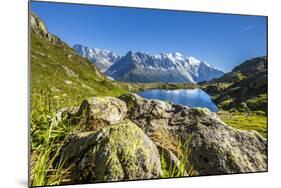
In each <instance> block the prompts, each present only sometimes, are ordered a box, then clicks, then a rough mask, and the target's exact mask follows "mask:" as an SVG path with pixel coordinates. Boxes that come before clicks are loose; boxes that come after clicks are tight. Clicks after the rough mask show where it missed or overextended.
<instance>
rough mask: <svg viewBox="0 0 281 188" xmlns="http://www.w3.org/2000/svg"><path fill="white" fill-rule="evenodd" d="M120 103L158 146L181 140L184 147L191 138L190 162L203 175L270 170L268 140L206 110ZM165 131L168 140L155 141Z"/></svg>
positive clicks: (134, 100) (130, 97) (129, 98)
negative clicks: (238, 128) (242, 129)
mask: <svg viewBox="0 0 281 188" xmlns="http://www.w3.org/2000/svg"><path fill="white" fill-rule="evenodd" d="M120 99H121V100H124V101H125V102H126V103H127V106H128V113H127V118H129V119H131V120H132V121H133V122H134V123H136V124H137V125H138V126H139V127H140V128H142V129H143V130H144V131H145V133H146V134H147V135H148V136H150V137H151V138H152V139H153V140H156V141H157V142H158V143H160V144H166V141H167V140H169V139H166V138H167V137H172V138H176V137H177V136H179V137H180V140H181V142H182V144H184V143H185V141H186V140H187V138H189V137H191V139H190V141H189V143H188V151H189V153H188V160H189V162H190V163H191V164H192V166H193V168H194V169H195V170H196V171H197V173H198V174H200V175H207V174H228V173H241V172H256V171H266V170H267V140H266V139H265V138H263V137H262V136H260V135H259V134H258V133H256V132H249V131H240V130H237V129H234V128H231V127H229V126H227V125H226V124H225V123H224V122H222V121H221V120H220V118H219V117H218V116H217V115H216V114H215V113H212V112H210V111H209V110H208V109H206V108H197V109H189V108H187V107H184V106H181V105H175V104H170V103H167V102H163V101H158V100H147V99H143V98H141V97H139V96H138V95H136V94H125V95H123V96H121V97H120ZM163 130H165V131H164V132H165V134H167V135H168V136H166V137H165V136H161V137H159V136H158V137H156V138H155V135H159V132H160V131H161V132H163ZM163 138H165V139H163ZM170 142H172V141H170ZM166 145H167V144H166ZM171 145H172V143H171Z"/></svg>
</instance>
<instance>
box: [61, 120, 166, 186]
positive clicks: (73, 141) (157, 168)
mask: <svg viewBox="0 0 281 188" xmlns="http://www.w3.org/2000/svg"><path fill="white" fill-rule="evenodd" d="M58 161H64V166H65V167H69V166H71V165H72V168H71V169H72V170H71V174H70V177H69V180H70V181H69V182H65V183H73V182H81V183H85V182H98V181H116V180H132V179H147V178H159V177H161V175H162V170H161V163H160V156H159V152H158V150H157V147H156V145H155V144H154V143H153V142H152V141H151V140H150V138H149V137H148V136H146V135H145V134H144V133H143V131H142V130H141V129H140V128H139V127H138V126H137V125H135V124H134V123H132V122H131V121H130V120H124V121H123V122H121V123H119V124H115V125H113V126H108V127H106V128H103V129H100V130H99V131H97V132H84V133H76V134H74V135H72V136H70V137H69V138H68V142H67V144H65V145H64V146H63V147H62V149H61V153H60V156H59V159H58Z"/></svg>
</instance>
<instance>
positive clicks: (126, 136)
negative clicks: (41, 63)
mask: <svg viewBox="0 0 281 188" xmlns="http://www.w3.org/2000/svg"><path fill="white" fill-rule="evenodd" d="M74 117H75V118H74ZM71 118H74V119H79V121H77V122H74V123H76V126H82V123H81V121H82V120H83V121H82V122H84V124H85V125H86V126H88V127H93V128H91V129H88V130H90V131H86V132H85V129H77V130H79V131H78V132H76V133H73V134H72V135H71V136H69V137H68V138H67V141H66V142H65V144H64V146H63V147H62V149H61V151H60V155H59V157H58V160H57V161H64V164H65V166H67V167H69V166H72V165H73V167H72V170H71V175H70V178H69V179H70V181H71V182H96V181H114V180H128V179H147V178H159V177H163V174H164V172H166V171H167V166H166V167H163V165H162V163H163V160H164V161H165V162H166V163H168V164H169V165H171V166H169V167H168V168H171V167H172V168H173V169H176V170H177V171H181V176H188V175H212V174H229V173H241V172H256V171H266V170H267V141H266V139H264V138H263V137H262V136H260V135H259V134H258V133H256V132H248V131H240V130H236V129H234V128H231V127H229V126H227V125H226V124H225V123H224V122H222V121H221V120H220V119H219V117H218V116H217V115H216V114H215V113H212V112H210V111H209V110H208V109H205V108H196V109H189V108H187V107H185V106H181V105H175V104H171V103H168V102H163V101H158V100H147V99H143V98H141V97H139V96H138V95H136V94H125V95H123V96H121V97H119V99H118V98H113V97H93V98H90V99H87V100H85V101H83V103H82V105H81V106H80V107H79V110H77V111H76V112H75V113H73V114H72V115H70V116H68V119H71ZM100 124H102V126H100ZM178 149H179V150H180V152H179V151H178ZM182 156H185V157H182ZM183 160H184V161H183ZM182 164H184V165H182ZM186 164H188V165H189V166H187V165H186ZM190 169H192V170H193V172H195V173H190ZM165 177H166V176H165Z"/></svg>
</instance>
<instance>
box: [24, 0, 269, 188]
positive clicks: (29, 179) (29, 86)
mask: <svg viewBox="0 0 281 188" xmlns="http://www.w3.org/2000/svg"><path fill="white" fill-rule="evenodd" d="M32 2H40V3H54V4H72V5H85V6H100V7H115V8H127V9H129V8H131V9H144V10H159V11H172V12H185V13H205V14H224V15H234V16H235V15H236V16H256V17H265V18H266V57H267V117H266V121H267V126H266V127H267V169H266V170H265V171H256V172H241V173H229V174H210V175H198V176H181V177H172V178H151V179H134V180H118V181H97V182H92V183H76V184H62V185H44V186H32V185H31V167H30V162H31V132H30V115H31V113H30V112H31V104H30V99H31V82H30V81H31V59H30V54H31V53H30V52H31V30H30V16H31V3H32ZM27 30H28V65H27V67H28V77H27V78H28V81H27V83H28V85H27V88H28V126H27V127H28V152H27V153H28V164H27V166H28V178H27V179H28V187H56V186H71V185H72V186H75V185H86V184H88V185H89V184H92V185H93V184H100V183H119V182H134V181H146V180H154V181H155V180H156V181H159V180H162V179H173V180H176V179H181V178H197V177H206V176H228V175H239V174H256V173H267V172H269V170H268V161H269V160H268V157H269V155H268V153H269V152H268V149H269V146H268V143H269V142H268V140H269V129H268V117H269V115H268V112H269V111H268V109H269V108H268V84H269V81H268V80H269V79H268V76H269V75H268V68H269V66H268V59H269V57H268V55H269V54H268V16H266V15H255V14H237V13H222V12H207V11H206V12H205V11H193V10H175V9H165V8H144V7H134V6H121V5H120V6H119V5H102V4H94V3H93V4H88V3H69V2H57V1H40V0H38V1H37V0H29V1H28V29H27Z"/></svg>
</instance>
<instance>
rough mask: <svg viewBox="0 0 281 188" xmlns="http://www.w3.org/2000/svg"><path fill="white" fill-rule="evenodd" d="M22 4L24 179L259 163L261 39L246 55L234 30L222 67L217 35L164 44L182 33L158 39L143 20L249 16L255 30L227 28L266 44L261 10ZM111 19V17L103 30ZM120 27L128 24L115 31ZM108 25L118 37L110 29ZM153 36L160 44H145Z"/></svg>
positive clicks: (228, 170) (102, 177)
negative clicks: (25, 30)
mask: <svg viewBox="0 0 281 188" xmlns="http://www.w3.org/2000/svg"><path fill="white" fill-rule="evenodd" d="M56 6H57V7H56ZM52 8H56V10H58V11H57V13H54V14H50V12H51V11H49V10H53V9H52ZM83 8H85V10H84V9H83ZM30 10H31V11H30V14H29V22H30V28H29V30H30V44H29V45H30V54H29V55H30V110H31V111H30V117H29V118H30V140H29V141H30V155H31V156H30V163H29V169H30V182H29V183H30V186H31V187H37V186H52V185H70V184H85V183H101V182H112V181H113V182H115V181H129V180H148V179H159V178H175V177H188V176H203V175H222V174H237V173H249V172H266V171H267V165H268V164H267V130H268V129H267V113H268V104H267V98H268V95H267V87H268V70H267V67H268V64H267V63H268V62H267V54H266V51H264V50H266V48H267V46H266V43H264V46H263V47H262V50H260V49H259V48H258V47H257V48H255V45H253V47H252V48H253V49H251V50H252V51H250V52H249V54H248V53H247V52H248V51H247V49H249V48H248V46H247V47H245V48H243V47H242V46H243V45H246V44H242V43H241V44H240V43H239V42H241V41H242V42H247V40H246V39H245V40H238V39H237V40H236V41H235V42H237V44H236V43H235V44H232V46H231V50H233V51H231V50H230V51H229V52H228V53H230V54H232V56H231V57H233V60H231V61H230V60H229V62H231V63H230V64H228V61H225V59H223V53H226V50H227V47H222V48H221V49H217V48H215V47H212V46H220V45H219V43H220V41H219V40H218V39H216V40H217V44H216V43H215V44H214V43H212V44H211V43H208V45H210V46H209V47H208V48H209V51H207V50H205V48H204V46H206V45H207V43H203V42H201V40H200V41H199V40H197V37H198V38H202V40H203V39H204V40H207V39H206V38H207V37H208V34H202V33H201V32H194V33H192V34H194V36H193V38H196V40H197V41H196V43H194V41H192V40H191V39H189V40H190V41H189V43H185V42H182V43H180V42H174V43H173V42H171V41H178V40H179V41H183V40H184V38H185V37H188V33H186V34H183V35H180V34H181V31H182V30H184V29H186V28H185V27H187V26H182V28H180V26H179V25H176V24H174V25H173V27H172V28H167V29H166V30H163V33H159V36H157V35H153V33H154V32H156V31H157V32H159V30H161V28H157V26H155V27H154V25H153V24H151V25H150V26H151V28H149V29H148V30H147V28H146V26H147V25H145V24H149V23H150V21H149V20H148V19H147V16H151V17H153V15H154V14H155V16H154V17H153V18H151V19H152V21H155V20H154V19H159V27H160V25H163V23H162V22H161V20H162V19H160V18H162V17H163V18H164V17H165V16H166V14H167V15H169V14H170V15H172V17H173V18H177V19H187V20H188V18H189V17H188V16H190V18H192V19H197V18H198V20H197V22H200V19H201V17H203V16H206V17H207V16H210V17H211V18H212V20H211V19H210V20H211V21H212V23H213V22H214V23H215V21H216V19H218V20H219V19H221V20H220V22H219V23H224V22H222V21H226V22H232V23H233V27H236V26H237V25H239V24H240V20H241V23H243V24H244V22H243V21H244V20H246V19H249V20H250V19H252V20H250V21H253V22H254V23H255V27H253V28H251V30H252V31H251V30H249V31H246V30H243V27H244V25H243V27H242V29H241V27H238V26H237V27H238V28H239V29H238V31H237V33H238V34H236V35H237V36H238V35H239V36H238V37H240V35H241V36H242V35H247V36H246V37H249V36H248V35H250V34H247V33H246V32H254V31H255V32H256V33H257V34H256V35H251V37H257V38H251V39H249V41H250V42H251V43H252V42H253V41H256V40H261V41H262V42H261V43H262V44H263V41H266V40H267V38H266V37H267V36H266V34H264V33H263V32H264V31H263V29H261V30H259V29H260V28H265V26H266V24H267V23H266V22H263V20H264V17H255V16H253V18H252V17H251V16H243V15H227V14H225V15H224V14H214V15H212V14H211V13H194V12H193V13H190V12H177V11H167V10H150V9H137V8H122V7H106V6H105V7H102V6H101V7H100V6H99V5H78V4H65V3H48V2H31V9H30ZM102 10H103V11H102ZM132 10H135V11H140V12H141V13H143V16H142V17H141V16H140V14H133V13H132ZM60 11H61V13H60ZM149 11H151V12H149ZM123 14H124V15H123ZM99 15H100V16H101V17H103V16H104V17H103V18H104V20H98V16H99ZM116 15H118V16H119V18H117V17H116ZM56 16H57V17H56ZM68 16H69V17H68ZM122 16H124V18H123V17H122ZM161 16H162V17H161ZM184 16H186V17H184ZM181 17H182V18H181ZM82 18H84V19H85V20H84V21H82ZM121 18H123V19H128V20H122V19H121ZM165 18H166V17H165ZM204 18H205V17H204ZM114 19H116V20H118V19H120V23H116V24H117V25H114V24H115V23H111V22H110V24H113V25H114V26H115V27H114V26H113V25H112V29H111V30H110V29H109V30H107V29H108V28H107V27H109V26H108V24H109V23H108V22H106V21H108V20H112V22H113V20H114ZM133 19H134V20H133ZM235 19H237V20H235ZM61 20H65V22H61ZM228 20H229V21H228ZM260 20H262V21H260ZM152 21H151V22H152ZM160 22H161V23H160ZM99 23H102V24H101V25H99ZM143 23H144V25H142V24H143ZM153 23H154V22H153ZM175 23H176V21H175ZM245 23H246V21H245ZM75 24H80V25H77V26H76V25H75ZM126 24H127V25H126ZM154 24H156V25H157V22H155V23H154ZM246 24H248V20H247V23H246ZM49 25H50V27H49ZM124 25H126V26H127V30H128V33H123V35H122V36H121V35H120V33H122V32H125V31H126V28H121V26H123V27H124ZM186 25H188V22H187V24H186ZM201 25H202V24H193V27H194V28H197V27H198V28H197V30H202V29H201V28H200V27H201ZM75 26H76V28H79V29H75V28H74V27H75ZM78 26H79V27H78ZM119 26H120V28H119ZM239 26H240V25H239ZM246 26H247V25H246ZM68 27H73V30H72V31H69V29H67V28H68ZM86 27H88V28H86ZM110 27H111V25H110ZM166 27H167V25H165V28H166ZM204 27H207V26H204ZM208 27H209V26H208ZM177 28H178V30H176V29H177ZM179 28H180V29H179ZM210 28H211V26H210ZM212 28H213V27H212ZM222 28H224V29H225V30H226V32H230V31H229V30H227V26H222ZM187 29H188V30H190V31H192V29H193V28H187ZM96 30H98V31H99V30H101V31H104V33H103V32H101V34H100V35H98V34H97V33H95V32H98V31H96ZM197 30H196V31H197ZM121 31H122V32H121ZM132 31H134V32H136V33H133V32H132ZM147 31H150V32H151V33H148V32H147ZM161 31H162V30H161ZM129 32H130V33H129ZM173 32H174V33H178V35H180V36H177V35H176V34H174V35H172V34H173ZM205 32H206V33H208V31H205ZM88 33H90V34H89V35H88ZM115 33H116V36H118V37H120V40H121V38H122V40H124V41H122V42H120V41H119V38H118V37H117V38H110V37H112V35H114V34H115ZM167 33H171V35H168V34H167ZM210 33H211V34H212V32H211V31H210ZM166 34H167V35H166ZM213 34H214V36H215V37H220V36H219V34H216V32H213ZM150 35H151V36H152V35H153V37H155V38H156V39H157V40H156V39H155V41H158V42H159V44H161V45H162V47H163V48H162V47H161V48H160V47H159V46H158V44H157V42H155V41H154V40H153V39H149V40H150V41H151V42H147V41H145V40H146V39H145V38H143V36H145V37H148V36H150ZM160 35H161V36H160ZM197 35H198V36H197ZM229 35H230V38H233V36H232V34H229ZM114 36H115V35H114ZM162 36H165V37H166V41H169V44H170V45H167V46H165V44H166V43H165V41H162V38H160V37H162ZM95 37H96V38H95ZM130 37H133V38H136V39H135V41H133V42H132V43H130V42H131V38H130ZM157 37H159V38H157ZM177 37H178V38H177ZM126 38H127V40H126ZM211 38H212V37H210V40H211ZM225 38H226V37H225ZM107 39H108V40H107ZM109 39H110V42H108V41H109ZM160 39H161V40H160ZM115 40H116V41H115ZM147 40H148V39H147ZM224 40H226V39H224ZM234 40H235V39H234ZM142 41H143V43H142ZM222 43H225V45H226V46H227V44H226V42H225V41H222ZM95 44H96V45H95ZM129 44H131V45H129ZM167 44H168V42H167ZM197 44H199V45H198V46H199V47H198V46H197ZM143 45H146V46H145V47H143ZM106 46H108V48H106ZM185 46H187V47H186V48H185ZM109 47H111V48H109ZM235 47H237V51H235ZM172 48H173V49H174V50H171V49H172ZM196 49H200V50H198V53H196ZM188 50H189V51H190V54H191V55H185V54H187V52H186V51H188ZM193 50H194V51H193ZM215 50H217V52H216V53H215ZM238 50H244V51H245V53H243V56H242V55H241V57H240V56H239V53H238ZM234 51H235V52H234ZM236 52H237V53H236ZM239 52H240V51H239ZM233 54H234V55H236V56H239V57H237V58H236V57H235V58H234V55H233ZM237 54H238V55H237ZM220 55H221V56H222V57H221V59H220ZM227 57H230V55H228V56H227ZM215 58H217V59H216V60H217V61H215V60H214V59H215ZM219 59H220V61H219ZM240 59H243V60H241V61H240ZM236 60H237V61H236ZM220 62H221V63H220Z"/></svg>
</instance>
